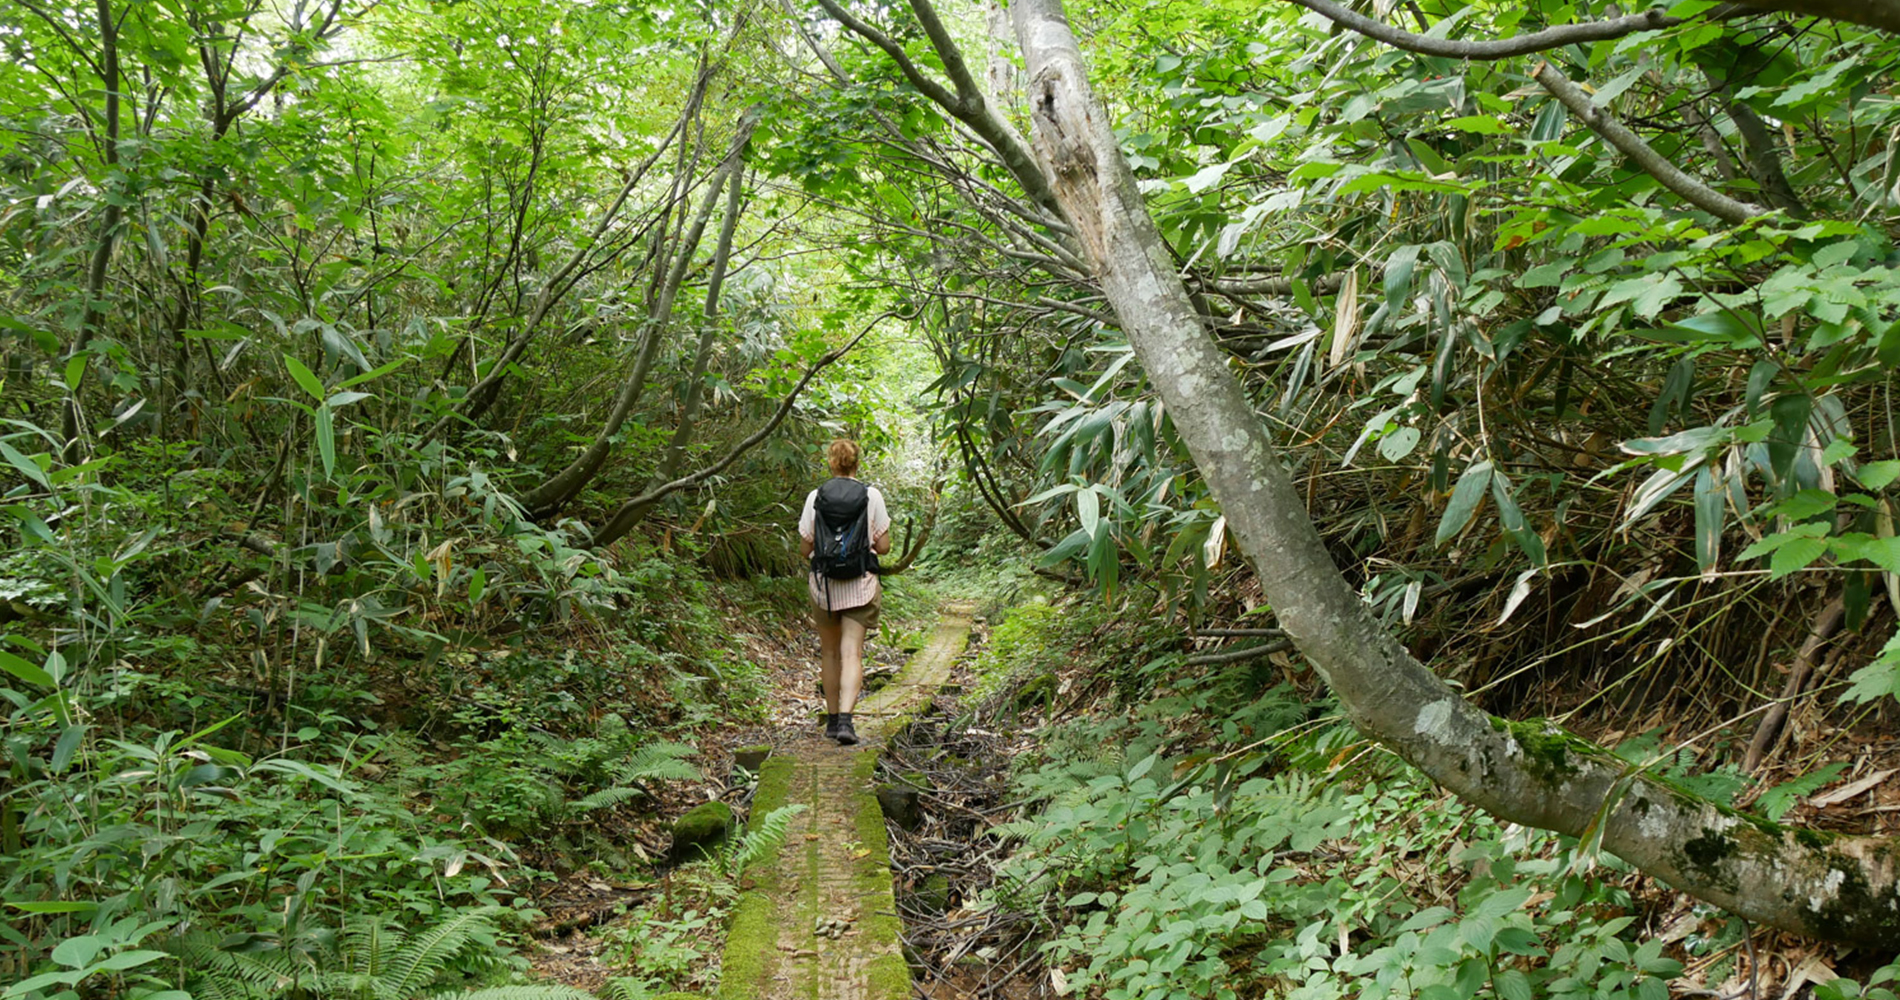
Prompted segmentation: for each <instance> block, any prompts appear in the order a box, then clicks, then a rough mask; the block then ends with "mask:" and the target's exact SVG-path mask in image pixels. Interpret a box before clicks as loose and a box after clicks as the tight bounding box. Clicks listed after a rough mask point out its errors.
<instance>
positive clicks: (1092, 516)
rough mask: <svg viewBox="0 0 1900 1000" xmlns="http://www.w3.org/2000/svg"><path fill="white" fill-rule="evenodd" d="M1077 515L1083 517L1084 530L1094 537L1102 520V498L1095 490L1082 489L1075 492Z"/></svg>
mask: <svg viewBox="0 0 1900 1000" xmlns="http://www.w3.org/2000/svg"><path fill="white" fill-rule="evenodd" d="M1075 516H1076V517H1077V518H1079V519H1081V522H1082V530H1083V531H1086V532H1088V533H1089V536H1090V537H1091V538H1092V537H1094V535H1095V528H1096V526H1097V525H1099V524H1100V523H1101V521H1102V498H1101V496H1099V495H1098V494H1097V493H1096V492H1095V491H1094V490H1080V491H1078V492H1077V493H1076V494H1075Z"/></svg>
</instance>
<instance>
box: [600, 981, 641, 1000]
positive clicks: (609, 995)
mask: <svg viewBox="0 0 1900 1000" xmlns="http://www.w3.org/2000/svg"><path fill="white" fill-rule="evenodd" d="M600 992H601V996H603V997H605V998H606V1000H647V998H648V997H650V996H652V995H653V993H654V981H653V980H651V979H641V978H639V977H637V976H615V977H614V978H612V979H609V980H607V985H605V986H603V987H601V991H600Z"/></svg>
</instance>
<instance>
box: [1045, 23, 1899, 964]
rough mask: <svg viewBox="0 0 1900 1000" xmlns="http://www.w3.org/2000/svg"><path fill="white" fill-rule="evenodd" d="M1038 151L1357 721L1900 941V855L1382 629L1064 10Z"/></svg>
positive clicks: (1595, 832) (1763, 891)
mask: <svg viewBox="0 0 1900 1000" xmlns="http://www.w3.org/2000/svg"><path fill="white" fill-rule="evenodd" d="M1012 13H1013V16H1014V19H1015V24H1016V32H1017V38H1018V40H1019V42H1020V43H1021V45H1022V47H1023V52H1024V55H1025V56H1026V58H1027V63H1028V70H1029V76H1030V81H1029V88H1028V94H1029V100H1030V103H1031V108H1030V114H1031V123H1032V126H1033V130H1032V136H1033V148H1034V150H1035V153H1036V157H1037V160H1038V162H1039V163H1040V165H1041V167H1042V169H1043V170H1044V171H1045V172H1046V173H1047V176H1048V180H1049V182H1050V186H1051V187H1052V189H1053V190H1054V191H1055V193H1056V196H1057V198H1058V199H1059V200H1060V201H1061V202H1062V206H1063V208H1064V210H1065V214H1066V215H1067V216H1068V218H1069V219H1070V221H1071V223H1072V224H1073V226H1074V227H1075V234H1076V237H1077V239H1078V240H1079V241H1080V243H1081V245H1082V247H1083V249H1084V251H1085V252H1086V256H1087V257H1088V259H1089V261H1090V262H1091V263H1092V264H1093V265H1094V267H1095V268H1096V277H1097V278H1098V280H1099V281H1100V283H1101V286H1102V290H1103V292H1104V293H1105V294H1106V295H1107V297H1108V299H1109V301H1110V303H1111V304H1112V305H1113V307H1114V310H1115V313H1116V315H1117V316H1119V317H1120V318H1121V323H1122V328H1123V330H1124V331H1125V332H1126V333H1127V334H1128V338H1129V341H1130V342H1131V343H1132V344H1133V345H1134V348H1135V351H1136V354H1137V355H1138V356H1139V357H1140V359H1141V363H1142V365H1143V367H1144V368H1145V369H1146V372H1147V375H1148V377H1149V379H1150V380H1151V381H1152V382H1153V384H1154V386H1155V389H1156V391H1157V392H1158V393H1159V394H1160V395H1161V398H1162V400H1163V402H1164V403H1165V404H1166V406H1167V407H1168V411H1169V413H1170V415H1171V416H1172V417H1173V419H1174V422H1175V426H1176V427H1177V428H1178V429H1179V431H1180V434H1181V439H1182V440H1183V441H1184V442H1186V443H1187V445H1188V449H1189V451H1190V452H1191V453H1192V455H1193V457H1194V461H1195V463H1196V464H1197V465H1198V466H1199V468H1200V469H1201V472H1202V473H1203V474H1204V475H1205V476H1206V477H1207V481H1208V484H1209V486H1210V487H1211V488H1212V489H1213V491H1214V494H1215V496H1216V497H1217V498H1218V499H1219V501H1220V504H1221V508H1222V510H1223V511H1224V512H1225V513H1226V515H1227V519H1228V526H1229V528H1230V529H1231V530H1233V531H1234V533H1235V536H1236V538H1237V540H1238V542H1239V544H1240V547H1241V550H1242V551H1243V552H1244V553H1246V555H1247V556H1248V557H1250V558H1251V559H1252V560H1253V562H1254V564H1255V567H1256V568H1257V570H1258V572H1259V576H1260V581H1261V584H1262V586H1263V588H1264V589H1265V592H1266V596H1267V598H1268V600H1269V601H1270V602H1271V604H1272V605H1273V608H1274V610H1275V612H1276V613H1277V614H1278V616H1279V621H1280V624H1281V626H1282V627H1284V628H1285V630H1286V632H1287V635H1288V636H1289V637H1290V638H1292V639H1293V641H1294V642H1295V644H1296V645H1297V646H1298V648H1299V650H1300V652H1301V653H1303V654H1304V655H1305V656H1306V657H1307V659H1308V660H1309V661H1310V662H1311V663H1312V664H1313V665H1314V667H1315V668H1316V669H1317V670H1318V671H1319V672H1320V674H1321V675H1322V676H1323V677H1324V678H1325V680H1326V681H1327V683H1328V684H1329V685H1331V686H1332V688H1333V690H1334V691H1335V692H1337V693H1338V695H1339V698H1340V702H1341V704H1342V705H1343V706H1344V707H1345V709H1346V711H1347V712H1348V714H1349V715H1350V716H1351V718H1352V720H1353V721H1354V723H1355V724H1357V725H1358V726H1359V727H1360V728H1361V729H1362V730H1364V731H1365V732H1366V733H1368V734H1370V735H1372V736H1374V737H1376V738H1377V739H1379V740H1380V741H1382V742H1383V743H1385V744H1386V745H1387V746H1389V747H1391V748H1392V749H1393V750H1394V751H1396V752H1397V753H1399V754H1400V755H1401V756H1403V757H1404V758H1405V759H1406V760H1408V761H1411V762H1412V763H1413V764H1414V765H1416V766H1418V767H1419V768H1420V769H1421V770H1422V771H1424V772H1425V773H1426V774H1428V775H1429V776H1431V777H1432V778H1433V779H1434V780H1436V781H1438V782H1439V783H1440V784H1442V785H1444V786H1445V787H1446V788H1448V789H1450V790H1451V791H1453V792H1454V793H1456V794H1457V795H1458V796H1459V797H1461V798H1463V799H1465V800H1466V801H1469V802H1472V803H1474V804H1476V805H1478V806H1480V807H1482V808H1484V809H1486V810H1488V811H1490V812H1492V813H1494V814H1496V815H1498V816H1500V817H1502V818H1504V819H1506V820H1510V821H1512V822H1516V823H1522V824H1525V825H1529V826H1536V827H1540V828H1543V829H1547V830H1556V831H1559V832H1563V833H1568V834H1572V835H1576V836H1579V837H1582V838H1584V839H1586V840H1587V841H1594V840H1596V838H1599V837H1600V842H1601V845H1602V847H1603V849H1605V850H1607V851H1610V852H1612V853H1614V854H1616V855H1617V856H1618V857H1620V858H1622V859H1624V860H1625V861H1628V862H1629V863H1631V864H1633V865H1636V866H1637V867H1639V868H1641V869H1642V870H1644V871H1646V872H1648V873H1649V874H1651V875H1654V876H1655V877H1657V878H1660V879H1662V880H1663V881H1665V882H1667V883H1669V884H1671V885H1673V886H1676V887H1677V888H1680V889H1682V890H1684V891H1686V892H1689V893H1692V894H1694V895H1696V896H1698V897H1701V898H1702V899H1706V900H1708V901H1710V902H1712V903H1715V904H1717V905H1720V906H1723V907H1726V908H1728V909H1730V910H1732V911H1734V912H1736V913H1738V914H1741V915H1742V916H1745V917H1748V918H1750V919H1753V920H1757V921H1760V922H1762V923H1766V924H1770V925H1773V926H1776V927H1781V928H1785V929H1789V930H1794V931H1798V932H1802V933H1806V934H1812V935H1815V936H1818V937H1825V938H1833V939H1838V940H1851V941H1861V942H1868V943H1886V944H1891V943H1892V942H1893V941H1895V940H1900V884H1896V878H1895V875H1896V852H1895V845H1894V844H1893V843H1892V842H1890V841H1887V840H1884V839H1876V838H1855V837H1836V838H1826V837H1821V836H1817V835H1814V834H1811V833H1807V832H1805V831H1803V832H1796V831H1792V830H1784V829H1781V828H1779V827H1776V826H1774V825H1773V824H1770V823H1767V822H1766V821H1760V820H1754V819H1751V818H1748V817H1744V816H1741V815H1738V814H1736V813H1734V812H1732V811H1728V810H1724V809H1722V808H1719V807H1717V806H1716V805H1715V804H1713V803H1710V802H1707V801H1705V800H1701V799H1698V798H1695V797H1694V796H1691V795H1689V794H1686V793H1685V792H1683V791H1682V790H1680V789H1677V788H1674V787H1671V786H1669V785H1668V784H1665V783H1663V782H1661V781H1658V780H1656V779H1654V778H1651V777H1648V776H1645V775H1642V774H1640V773H1634V772H1632V770H1631V769H1629V768H1628V767H1627V766H1626V765H1624V764H1623V762H1622V761H1620V760H1618V759H1616V758H1614V757H1613V756H1611V755H1609V754H1606V753H1603V752H1602V751H1599V750H1597V749H1595V748H1594V747H1591V746H1590V745H1588V744H1586V743H1584V742H1582V741H1580V740H1576V739H1574V738H1571V737H1569V736H1566V735H1564V734H1563V733H1561V732H1559V731H1555V730H1550V729H1546V728H1544V726H1543V725H1542V724H1541V723H1531V724H1513V723H1507V722H1505V721H1503V720H1500V719H1496V718H1494V717H1492V716H1490V715H1487V714H1486V713H1484V712H1482V711H1480V710H1479V709H1478V708H1477V707H1475V706H1473V705H1472V704H1470V703H1469V702H1467V701H1465V700H1464V699H1463V698H1462V697H1460V696H1459V695H1458V694H1457V692H1455V691H1453V690H1452V689H1451V688H1450V687H1448V686H1447V685H1446V684H1445V683H1444V682H1443V681H1441V680H1439V678H1438V677H1437V675H1435V674H1434V673H1432V672H1431V671H1430V670H1429V669H1427V668H1426V667H1425V666H1424V665H1423V664H1421V663H1419V662H1418V661H1417V660H1416V659H1414V658H1413V657H1412V656H1411V654H1410V653H1408V652H1407V651H1406V650H1405V649H1404V648H1403V647H1402V646H1400V645H1399V643H1398V642H1397V641H1396V640H1395V639H1394V638H1393V637H1392V636H1390V635H1388V634H1387V633H1386V632H1385V630H1384V629H1383V628H1381V627H1380V626H1379V624H1378V622H1377V621H1376V620H1374V618H1373V617H1372V615H1371V613H1370V611H1369V610H1368V609H1367V607H1366V605H1365V604H1364V603H1363V602H1362V601H1361V600H1360V599H1359V595H1358V594H1356V593H1354V592H1353V590H1352V589H1351V587H1349V586H1348V585H1347V583H1346V581H1345V579H1344V577H1342V576H1341V575H1340V574H1339V572H1338V570H1337V569H1336V568H1335V567H1334V565H1333V563H1332V560H1331V558H1330V557H1329V556H1328V555H1327V553H1326V550H1325V548H1324V546H1323V545H1322V543H1321V540H1320V537H1319V533H1318V531H1317V530H1316V529H1315V528H1314V527H1313V522H1312V520H1311V519H1310V518H1309V517H1308V516H1307V514H1306V511H1305V509H1304V507H1303V505H1302V504H1301V501H1300V497H1299V495H1298V493H1297V492H1296V491H1295V489H1294V487H1293V482H1292V479H1291V477H1290V476H1289V475H1288V474H1287V472H1286V470H1285V469H1284V468H1283V467H1282V465H1281V462H1280V457H1279V455H1278V453H1277V451H1276V449H1275V448H1274V446H1273V443H1272V441H1271V439H1270V438H1269V437H1268V435H1267V432H1266V429H1265V427H1264V426H1263V425H1262V424H1261V422H1260V421H1259V420H1258V419H1257V418H1256V417H1255V416H1254V413H1253V408H1252V406H1251V404H1250V402H1249V400H1248V398H1247V396H1246V394H1245V392H1244V391H1243V389H1242V387H1241V385H1240V383H1239V382H1238V381H1236V380H1235V379H1234V378H1233V377H1232V375H1231V374H1229V372H1228V369H1227V365H1226V360H1225V358H1224V357H1223V356H1222V354H1221V353H1220V351H1219V349H1218V348H1217V347H1216V346H1215V344H1214V342H1213V339H1212V338H1211V337H1210V336H1209V335H1208V333H1207V331H1206V330H1204V329H1203V327H1202V325H1201V320H1200V318H1199V317H1198V316H1197V315H1196V313H1195V310H1194V307H1193V305H1192V303H1191V301H1190V299H1189V297H1188V294H1187V291H1186V289H1185V288H1184V287H1183V286H1182V284H1181V281H1180V278H1179V277H1178V274H1177V271H1176V267H1175V264H1174V262H1173V260H1172V259H1171V257H1170V256H1169V254H1168V253H1167V249H1166V247H1165V245H1164V244H1163V243H1162V241H1161V238H1160V235H1159V234H1158V233H1157V231H1156V229H1155V226H1154V223H1153V221H1152V219H1150V217H1149V216H1148V213H1147V208H1146V205H1145V204H1144V202H1143V200H1142V198H1141V196H1140V194H1139V192H1138V191H1137V189H1136V187H1135V181H1134V177H1133V175H1132V173H1130V171H1129V169H1128V166H1127V164H1126V162H1125V161H1124V160H1123V159H1122V156H1121V151H1120V147H1119V145H1118V143H1117V142H1116V140H1115V136H1114V133H1113V131H1112V129H1111V127H1110V126H1111V123H1110V121H1109V120H1108V118H1107V117H1106V115H1105V113H1104V111H1103V109H1102V106H1101V104H1100V103H1098V102H1097V101H1096V100H1095V98H1094V96H1093V94H1092V93H1091V92H1090V90H1089V87H1088V82H1087V78H1086V75H1085V71H1084V64H1083V61H1082V56H1081V52H1080V50H1079V48H1078V47H1077V45H1076V42H1075V38H1074V36H1073V35H1072V34H1071V32H1070V30H1069V26H1068V23H1067V21H1066V19H1065V18H1064V16H1063V14H1062V8H1061V4H1060V0H1015V3H1014V4H1013V5H1012Z"/></svg>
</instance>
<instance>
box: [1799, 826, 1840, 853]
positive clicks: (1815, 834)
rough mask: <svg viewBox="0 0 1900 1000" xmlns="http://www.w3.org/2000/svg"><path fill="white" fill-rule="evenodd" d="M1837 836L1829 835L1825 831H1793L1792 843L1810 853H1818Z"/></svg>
mask: <svg viewBox="0 0 1900 1000" xmlns="http://www.w3.org/2000/svg"><path fill="white" fill-rule="evenodd" d="M1837 836H1839V834H1835V833H1829V832H1827V831H1826V830H1807V829H1797V830H1795V831H1794V842H1795V843H1797V844H1800V845H1801V846H1802V847H1805V848H1807V849H1808V850H1810V851H1819V850H1824V849H1826V847H1827V845H1828V844H1830V843H1832V842H1833V841H1834V838H1836V837H1837Z"/></svg>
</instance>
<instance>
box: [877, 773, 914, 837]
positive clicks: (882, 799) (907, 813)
mask: <svg viewBox="0 0 1900 1000" xmlns="http://www.w3.org/2000/svg"><path fill="white" fill-rule="evenodd" d="M877 804H878V806H879V807H880V808H882V809H883V810H884V818H885V819H888V820H890V821H891V822H893V823H896V824H897V826H898V828H899V829H903V830H915V829H917V828H918V827H920V826H922V825H924V810H923V803H922V802H920V801H919V796H918V792H917V789H915V788H912V787H911V786H909V785H907V784H892V785H879V786H878V789H877Z"/></svg>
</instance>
